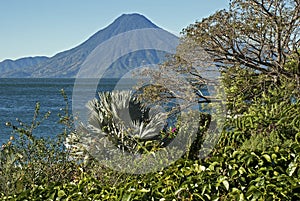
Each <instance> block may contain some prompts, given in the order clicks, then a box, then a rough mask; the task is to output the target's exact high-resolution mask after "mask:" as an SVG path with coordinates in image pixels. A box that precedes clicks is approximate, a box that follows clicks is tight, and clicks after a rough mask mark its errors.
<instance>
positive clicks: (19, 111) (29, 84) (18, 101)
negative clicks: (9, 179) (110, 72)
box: [0, 78, 134, 145]
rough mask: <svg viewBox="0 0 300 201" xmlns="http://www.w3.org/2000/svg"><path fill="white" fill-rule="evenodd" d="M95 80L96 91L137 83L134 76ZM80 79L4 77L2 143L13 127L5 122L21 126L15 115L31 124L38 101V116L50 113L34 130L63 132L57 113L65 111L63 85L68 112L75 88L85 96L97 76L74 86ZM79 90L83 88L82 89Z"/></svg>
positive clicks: (0, 103)
mask: <svg viewBox="0 0 300 201" xmlns="http://www.w3.org/2000/svg"><path fill="white" fill-rule="evenodd" d="M96 81H97V82H96V91H111V90H113V89H119V90H123V89H132V86H133V85H134V81H133V82H132V80H131V81H130V80H126V79H121V80H118V79H111V78H110V79H102V80H101V81H100V82H99V83H98V80H96ZM77 83H78V80H77V81H76V82H75V79H58V78H56V79H53V78H33V79H31V78H26V79H21V78H18V79H13V78H1V79H0V145H1V144H2V143H5V142H7V140H8V139H9V137H10V136H11V135H12V129H11V128H10V127H7V126H6V122H11V123H12V124H13V125H16V126H19V123H18V121H17V120H16V118H18V119H19V120H21V121H22V122H24V123H26V124H27V125H31V122H32V120H33V116H34V110H35V105H36V103H37V102H39V103H40V118H39V119H41V118H42V117H43V116H44V114H46V113H47V112H48V111H51V115H50V117H49V118H48V119H46V120H44V121H43V122H42V123H41V125H40V126H39V127H38V128H37V129H35V130H34V133H33V134H34V135H36V136H43V137H55V136H56V135H57V134H59V133H61V132H62V129H63V126H62V125H60V124H58V123H57V122H58V121H59V117H58V114H59V113H63V111H62V108H64V107H65V105H66V104H65V102H64V98H63V96H62V95H61V93H60V91H61V89H64V91H65V93H66V95H67V97H68V103H69V105H70V107H69V108H70V111H69V112H72V111H71V109H72V95H73V97H74V94H73V92H76V91H77V92H79V93H80V94H82V95H83V96H84V94H85V93H86V91H88V90H89V89H92V88H93V86H94V85H95V80H91V79H82V80H81V81H80V83H81V84H82V87H79V88H78V87H75V88H74V84H76V86H78V85H77ZM74 89H75V90H74ZM80 90H82V92H81V91H80ZM92 96H93V94H92ZM94 97H95V96H94ZM92 98H93V97H92ZM89 100H90V99H89ZM85 101H86V100H85ZM82 107H84V106H82Z"/></svg>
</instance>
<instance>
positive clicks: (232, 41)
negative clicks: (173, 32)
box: [184, 0, 300, 84]
mask: <svg viewBox="0 0 300 201" xmlns="http://www.w3.org/2000/svg"><path fill="white" fill-rule="evenodd" d="M184 34H185V36H186V37H188V38H191V39H193V40H194V41H195V42H196V43H197V44H199V45H200V46H201V47H202V48H204V50H205V51H206V52H207V53H208V54H209V55H211V56H212V58H213V60H214V61H215V62H217V64H218V66H220V67H223V68H225V69H228V68H230V67H232V66H236V65H239V66H243V67H245V68H250V69H253V70H255V72H256V73H265V74H268V75H270V76H275V78H276V79H279V76H287V77H295V76H296V77H297V79H298V81H299V75H300V54H299V52H298V50H299V44H300V1H299V0H285V1H282V0H233V1H231V4H230V9H229V11H226V10H221V11H219V12H217V13H215V14H214V15H212V16H210V17H208V18H205V19H203V20H202V21H201V22H196V23H195V24H193V25H190V26H189V27H188V28H186V29H185V30H184ZM291 55H293V57H294V59H295V60H296V62H297V65H296V68H295V69H292V70H291V69H286V67H285V64H286V63H287V61H288V59H289V58H290V57H291ZM298 84H299V83H298Z"/></svg>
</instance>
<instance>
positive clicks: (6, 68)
mask: <svg viewBox="0 0 300 201" xmlns="http://www.w3.org/2000/svg"><path fill="white" fill-rule="evenodd" d="M48 59H49V58H48V57H40V56H39V57H26V58H21V59H17V60H10V59H7V60H4V61H2V62H1V63H0V77H30V76H31V72H33V70H34V68H33V67H34V66H38V65H39V64H40V63H43V62H45V61H47V60H48Z"/></svg>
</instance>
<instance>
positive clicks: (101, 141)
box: [67, 91, 167, 153]
mask: <svg viewBox="0 0 300 201" xmlns="http://www.w3.org/2000/svg"><path fill="white" fill-rule="evenodd" d="M86 106H87V108H88V111H89V119H88V125H87V126H82V127H81V128H80V129H78V131H77V134H78V135H79V136H80V140H79V141H78V142H77V143H73V144H72V139H71V138H73V139H75V138H74V134H73V136H71V135H70V136H68V138H67V140H68V143H69V144H72V147H73V148H75V149H76V150H77V152H78V153H82V151H79V150H80V149H82V148H83V147H84V148H85V149H87V150H88V151H89V150H90V151H95V148H96V149H98V151H99V150H103V149H109V146H112V145H113V146H114V147H117V148H119V149H120V150H122V151H123V152H124V151H127V152H130V153H135V152H138V151H141V150H145V149H143V146H144V145H145V144H149V143H150V142H151V143H152V145H151V146H152V147H153V146H156V147H157V146H160V144H161V141H160V134H161V131H162V130H163V128H164V126H165V124H166V120H167V114H166V113H164V112H162V111H161V110H159V107H153V108H151V109H149V108H147V107H146V106H143V105H142V104H141V102H139V101H138V100H137V98H136V97H134V95H133V92H132V91H113V92H100V93H99V99H96V98H95V99H93V100H91V101H89V102H88V103H87V105H86ZM80 143H81V145H79V144H80ZM92 147H93V148H92ZM141 148H142V149H141ZM78 149H79V150H78Z"/></svg>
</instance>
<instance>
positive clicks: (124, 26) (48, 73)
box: [0, 14, 178, 77]
mask: <svg viewBox="0 0 300 201" xmlns="http://www.w3.org/2000/svg"><path fill="white" fill-rule="evenodd" d="M144 28H156V29H160V28H159V27H158V26H156V25H155V24H153V23H152V22H151V21H150V20H148V19H147V18H146V17H144V16H143V15H140V14H123V15H121V16H120V17H118V18H117V19H116V20H115V21H114V22H113V23H112V24H110V25H109V26H108V27H106V28H104V29H102V30H100V31H98V32H97V33H95V34H94V35H92V36H91V37H90V38H89V39H88V40H86V41H85V42H83V43H82V44H80V45H79V46H77V47H75V48H72V49H70V50H67V51H64V52H61V53H58V54H56V55H55V56H53V57H51V58H48V57H29V58H22V59H18V60H15V61H12V60H5V61H3V62H0V77H76V74H77V73H78V71H79V69H80V67H81V65H82V64H83V62H84V61H85V60H86V58H87V57H88V56H89V54H90V53H91V52H92V51H93V50H94V49H95V48H96V47H97V46H99V45H100V44H101V43H103V42H105V41H107V40H108V39H110V38H111V37H114V36H117V35H118V34H121V33H125V32H128V31H131V30H137V29H144ZM161 30H162V29H161ZM161 37H163V36H161ZM164 37H168V38H161V41H169V42H173V43H174V42H177V41H178V38H177V37H176V36H175V35H172V34H169V35H167V36H164ZM138 40H141V38H139V39H138ZM136 42H138V41H136ZM165 54H166V52H162V51H157V50H142V51H137V52H133V53H131V54H128V55H126V56H124V57H122V58H120V59H119V60H118V61H117V62H114V63H113V64H112V66H111V69H112V70H110V72H107V73H106V75H107V76H114V77H118V76H120V75H121V74H122V73H121V74H120V72H121V71H122V70H124V69H125V70H127V69H128V68H132V67H135V66H138V65H141V63H143V64H157V63H160V62H162V61H163V60H165ZM129 61H130V62H129Z"/></svg>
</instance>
